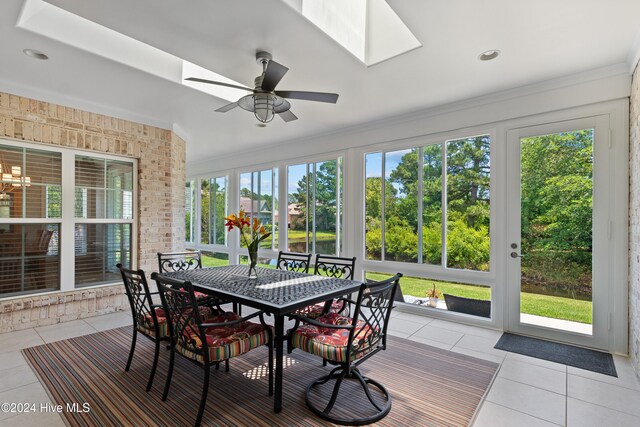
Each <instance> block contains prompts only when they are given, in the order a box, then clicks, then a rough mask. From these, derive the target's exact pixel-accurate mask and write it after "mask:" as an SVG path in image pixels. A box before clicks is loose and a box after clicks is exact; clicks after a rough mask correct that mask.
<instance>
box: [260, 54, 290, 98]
mask: <svg viewBox="0 0 640 427" xmlns="http://www.w3.org/2000/svg"><path fill="white" fill-rule="evenodd" d="M287 71H289V69H288V68H287V67H285V66H284V65H280V64H278V63H277V62H276V61H274V60H271V61H269V63H268V64H267V69H266V71H265V72H264V77H263V79H262V86H260V89H262V90H266V91H267V92H271V91H272V90H273V89H275V88H276V85H277V84H278V83H279V82H280V80H282V78H283V77H284V75H285V74H287Z"/></svg>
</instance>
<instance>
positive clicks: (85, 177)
mask: <svg viewBox="0 0 640 427" xmlns="http://www.w3.org/2000/svg"><path fill="white" fill-rule="evenodd" d="M104 171H105V161H104V159H94V158H92V157H86V156H76V173H75V175H76V187H91V188H104V187H105V176H104Z"/></svg>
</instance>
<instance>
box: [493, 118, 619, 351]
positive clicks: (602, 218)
mask: <svg viewBox="0 0 640 427" xmlns="http://www.w3.org/2000/svg"><path fill="white" fill-rule="evenodd" d="M609 122H610V120H609V116H608V115H598V116H592V117H586V118H581V119H574V120H567V121H561V122H555V123H548V124H543V125H537V126H529V127H523V128H518V129H512V130H509V131H508V132H507V204H508V209H507V245H506V247H507V249H508V252H509V253H508V254H506V255H507V257H508V261H507V283H508V284H507V307H508V308H507V311H508V312H507V313H506V321H507V330H509V331H513V332H517V333H521V334H525V335H532V336H538V337H542V338H548V339H552V340H556V341H563V342H568V343H573V344H578V345H582V346H586V347H593V348H599V349H603V350H609V349H610V339H609V330H610V327H611V324H610V323H611V322H610V314H609V313H610V312H611V311H610V307H611V301H610V296H611V294H612V292H611V291H610V288H609V286H608V284H609V283H610V278H611V274H610V270H611V269H612V268H613V265H612V263H611V262H610V261H611V260H610V257H609V256H608V255H609V254H610V253H611V252H612V250H613V247H614V246H615V241H614V239H612V234H611V223H612V219H611V215H610V214H611V208H612V207H613V206H614V202H615V200H613V196H612V194H613V193H612V191H610V190H611V188H612V186H613V184H614V182H613V181H615V179H614V178H615V177H614V171H615V169H614V168H612V166H613V162H612V161H611V160H612V159H611V155H610V151H611V150H610V123H609ZM591 128H592V129H594V142H593V156H594V161H593V264H592V274H593V278H592V283H593V288H592V292H593V294H592V301H593V334H592V335H587V334H580V333H576V332H569V331H563V330H559V329H553V328H548V327H543V326H539V325H532V324H525V323H522V322H521V321H520V265H521V263H520V260H521V258H512V257H511V256H510V255H509V254H510V253H511V252H514V251H515V252H516V253H518V254H520V253H521V252H520V246H521V241H520V237H521V236H520V218H521V217H520V215H521V214H520V148H521V143H520V140H521V139H522V138H526V137H530V136H538V135H549V134H555V133H559V132H566V131H573V130H582V129H591ZM512 244H516V245H517V248H516V249H512V248H511V245H512ZM523 255H524V256H526V254H523Z"/></svg>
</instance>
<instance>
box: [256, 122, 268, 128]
mask: <svg viewBox="0 0 640 427" xmlns="http://www.w3.org/2000/svg"><path fill="white" fill-rule="evenodd" d="M256 126H258V127H259V128H266V127H267V124H266V123H257V124H256Z"/></svg>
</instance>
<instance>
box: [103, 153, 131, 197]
mask: <svg viewBox="0 0 640 427" xmlns="http://www.w3.org/2000/svg"><path fill="white" fill-rule="evenodd" d="M106 163H107V188H113V189H119V190H129V191H132V190H133V168H132V165H131V163H130V162H121V161H117V160H107V161H106Z"/></svg>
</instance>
